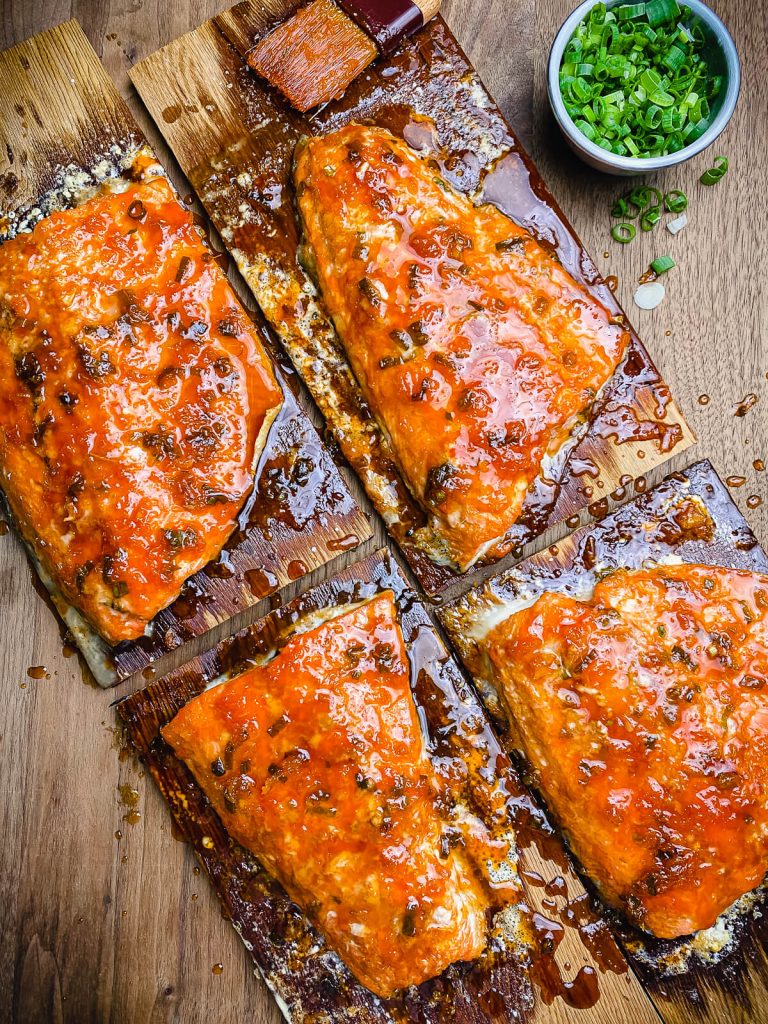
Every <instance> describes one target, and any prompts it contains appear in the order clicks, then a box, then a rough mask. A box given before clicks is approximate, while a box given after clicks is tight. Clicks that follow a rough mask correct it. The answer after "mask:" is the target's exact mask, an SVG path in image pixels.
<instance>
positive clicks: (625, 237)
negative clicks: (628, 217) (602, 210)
mask: <svg viewBox="0 0 768 1024" xmlns="http://www.w3.org/2000/svg"><path fill="white" fill-rule="evenodd" d="M636 234H637V228H636V227H635V225H634V224H614V225H613V227H612V228H611V238H612V239H613V240H614V241H615V242H621V244H622V245H626V244H627V242H631V241H632V239H633V238H634V237H635V235H636Z"/></svg>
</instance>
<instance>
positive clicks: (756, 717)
mask: <svg viewBox="0 0 768 1024" xmlns="http://www.w3.org/2000/svg"><path fill="white" fill-rule="evenodd" d="M483 647H484V650H485V653H486V654H487V656H488V657H489V659H490V662H491V664H492V666H493V671H494V675H495V678H496V680H497V682H498V683H499V684H500V689H501V691H502V692H503V697H504V700H505V701H506V704H507V707H508V710H509V714H510V718H511V720H512V723H513V726H514V729H515V731H516V733H517V737H518V740H519V742H520V745H521V746H522V748H523V750H524V751H525V754H526V756H527V758H528V759H529V761H530V762H531V764H532V766H533V768H534V769H535V772H536V775H537V780H538V785H539V787H540V789H541V791H542V793H543V794H544V796H545V798H546V800H547V802H548V804H549V806H550V808H551V809H552V811H553V812H554V814H555V816H556V818H557V819H558V821H559V823H560V824H561V826H562V828H563V829H564V831H565V832H566V834H567V836H568V839H569V840H570V843H571V846H572V848H573V850H574V852H575V853H576V855H577V856H578V858H579V859H580V861H581V863H582V864H583V865H584V868H585V870H586V871H587V873H588V874H589V875H590V876H591V877H592V878H593V879H594V881H595V882H596V883H597V885H598V887H599V889H600V891H601V893H602V894H603V896H604V897H605V898H606V899H607V900H608V901H609V902H610V903H612V904H614V905H615V906H617V907H620V908H622V909H623V910H624V911H625V912H626V914H627V916H628V917H629V918H630V920H631V921H633V923H635V924H636V925H638V926H639V927H641V928H644V929H646V930H647V931H650V932H652V933H653V934H655V935H657V936H660V937H661V938H674V937H676V936H679V935H687V934H689V933H691V932H695V931H698V930H699V929H702V928H708V927H710V926H711V925H712V924H713V923H714V922H715V920H716V919H717V917H718V916H719V915H720V914H721V913H722V912H723V911H724V910H725V909H726V908H727V907H728V906H729V905H730V904H731V903H732V902H733V901H734V900H735V899H737V898H738V897H739V896H741V895H742V894H744V893H745V892H748V891H749V890H751V889H753V888H755V887H756V886H757V885H759V884H760V882H761V881H762V879H763V876H764V875H765V873H766V870H768V801H766V793H768V577H765V576H762V575H759V574H756V573H750V572H745V571H738V570H735V569H724V568H717V567H713V566H704V565H659V566H657V567H654V568H648V569H638V570H633V571H619V572H616V573H614V574H613V575H611V576H609V577H608V578H606V579H604V580H603V581H602V582H601V583H598V585H597V586H596V587H595V590H594V595H593V597H592V599H591V600H589V601H576V600H574V599H573V598H571V597H570V596H568V595H565V594H558V593H547V594H545V595H543V596H542V597H540V598H539V599H538V600H537V601H536V602H535V604H533V605H532V606H531V607H529V608H526V609H524V610H522V611H519V612H517V613H515V614H514V615H512V616H510V617H509V618H507V619H505V620H504V621H502V622H501V623H500V624H499V625H497V626H495V627H494V628H493V629H492V630H491V632H490V633H489V634H488V636H487V637H486V639H485V641H484V642H483Z"/></svg>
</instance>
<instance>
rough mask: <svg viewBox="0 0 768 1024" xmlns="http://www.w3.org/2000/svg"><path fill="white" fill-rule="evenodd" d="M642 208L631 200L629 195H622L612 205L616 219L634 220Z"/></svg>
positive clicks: (612, 211) (612, 212)
mask: <svg viewBox="0 0 768 1024" xmlns="http://www.w3.org/2000/svg"><path fill="white" fill-rule="evenodd" d="M639 213H640V208H639V207H638V206H636V205H635V204H634V203H633V202H631V200H630V198H629V196H620V197H619V198H618V199H617V200H616V202H615V203H614V204H613V206H612V207H611V216H612V217H613V218H614V219H615V220H634V219H635V217H637V216H638V214H639Z"/></svg>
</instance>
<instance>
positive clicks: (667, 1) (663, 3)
mask: <svg viewBox="0 0 768 1024" xmlns="http://www.w3.org/2000/svg"><path fill="white" fill-rule="evenodd" d="M645 13H646V16H647V18H648V24H649V25H652V26H653V28H656V26H657V25H663V24H664V22H666V21H675V20H676V19H677V18H679V17H680V14H681V11H680V8H679V7H678V6H677V0H651V2H650V3H649V4H646V5H645Z"/></svg>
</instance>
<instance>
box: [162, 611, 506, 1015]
mask: <svg viewBox="0 0 768 1024" xmlns="http://www.w3.org/2000/svg"><path fill="white" fill-rule="evenodd" d="M163 736H164V738H165V739H166V740H167V742H168V743H170V744H171V746H172V747H173V748H174V750H175V752H176V753H177V754H178V756H179V757H180V758H182V759H183V760H184V761H185V762H186V764H187V765H188V766H189V768H190V769H191V770H192V772H193V774H194V776H195V778H196V779H197V781H198V783H199V784H200V786H201V787H202V789H203V790H204V792H205V794H206V795H207V797H208V798H209V799H210V801H211V803H212V804H213V806H214V808H215V809H216V811H217V813H218V814H219V815H220V817H221V819H222V821H223V823H224V825H225V826H226V828H227V831H228V832H229V834H230V835H231V836H233V837H234V838H235V839H236V840H237V841H238V842H239V843H241V844H242V845H243V846H245V847H246V848H248V849H249V850H251V851H252V852H253V853H254V854H255V855H256V857H257V858H258V859H259V860H260V861H261V863H262V864H263V865H264V867H265V868H266V869H267V870H268V871H269V872H270V873H272V874H273V875H274V876H275V877H276V878H277V879H278V880H279V881H280V882H281V884H282V885H283V886H284V888H285V889H286V891H287V892H288V895H289V896H290V897H291V898H292V899H293V900H295V902H296V903H298V905H299V906H300V907H301V908H302V909H303V910H304V912H305V913H306V914H307V916H308V917H309V918H310V920H311V921H312V922H313V923H314V924H315V925H316V926H317V928H318V929H319V930H320V931H321V932H322V933H323V934H324V936H325V938H326V940H327V942H328V944H329V946H330V947H331V948H332V949H333V950H335V951H336V952H337V953H338V955H339V956H340V957H341V959H342V960H343V961H344V962H345V963H346V965H347V966H348V967H349V968H350V970H351V971H352V973H353V974H354V975H355V976H356V977H357V978H358V979H359V980H360V981H361V982H362V983H363V984H364V985H366V986H367V987H368V988H370V989H371V990H372V991H373V992H375V993H377V994H378V995H381V996H387V995H390V994H391V993H392V992H394V991H395V990H397V989H400V988H403V987H405V986H408V985H418V984H419V983H420V982H422V981H424V980H425V979H427V978H431V977H433V976H435V975H437V974H439V973H440V972H441V971H442V970H443V969H444V968H446V967H447V966H448V965H449V964H451V963H453V962H455V961H458V960H472V959H474V958H475V957H477V956H478V955H479V954H480V953H481V952H482V951H483V949H484V947H485V945H486V941H487V930H488V921H487V912H488V910H489V907H490V906H491V904H492V903H494V902H498V901H499V900H500V899H501V898H502V896H503V893H504V887H503V886H502V887H501V888H496V889H492V888H491V883H490V882H489V881H488V879H487V877H486V875H485V873H484V872H485V867H484V863H483V860H484V856H491V857H492V858H497V857H498V856H499V855H500V854H501V855H503V854H506V853H507V852H508V846H507V843H506V842H503V843H502V845H503V847H504V848H503V850H499V843H500V841H499V840H497V839H491V838H490V836H489V834H488V833H487V832H485V831H484V826H483V825H482V824H481V822H480V821H479V819H476V818H474V817H472V816H469V815H468V814H467V815H465V816H464V817H461V816H460V812H459V810H458V809H457V808H453V809H451V805H452V800H451V798H450V791H449V789H448V784H447V783H446V782H445V781H444V780H443V779H442V777H441V776H439V775H438V774H436V772H435V770H434V768H433V766H432V763H431V761H430V758H429V756H428V754H427V751H426V749H425V743H424V737H423V735H422V731H421V727H420V724H419V719H418V715H417V712H416V708H415V705H414V702H413V698H412V696H411V689H410V682H409V664H408V658H407V654H406V651H405V647H404V644H403V637H402V634H401V631H400V627H399V624H398V622H397V618H396V609H395V605H394V602H393V596H392V594H391V592H385V593H383V594H382V595H380V596H378V597H376V598H374V599H372V600H370V601H368V602H367V603H364V604H362V605H358V606H355V607H353V608H352V609H351V610H347V611H343V612H342V613H341V614H338V615H336V616H335V617H332V618H330V619H328V620H327V621H325V622H322V623H321V624H320V625H317V626H314V627H313V628H310V629H308V630H306V631H304V632H301V633H299V634H296V635H294V636H292V637H291V638H290V639H289V640H288V641H287V642H286V643H285V645H284V646H283V647H282V648H281V649H280V651H279V653H277V655H276V656H275V657H274V658H273V660H271V661H269V662H268V663H267V664H265V665H262V666H258V667H256V668H252V669H249V670H248V671H246V672H245V673H243V674H242V675H240V676H237V677H236V678H234V679H232V680H231V681H229V682H225V683H221V684H219V685H216V686H213V687H212V688H210V689H208V690H206V691H205V692H204V693H202V694H201V695H200V696H198V697H196V698H194V699H193V700H191V701H190V702H189V703H188V704H186V705H185V706H184V707H183V708H182V709H181V710H180V711H179V712H178V714H177V715H176V717H175V718H174V719H173V720H172V721H171V722H170V723H169V724H168V725H167V726H165V728H164V729H163ZM459 834H461V835H462V836H463V839H462V841H460V842H458V843H457V841H456V840H457V838H458V836H459ZM511 891H512V890H510V892H511ZM515 894H516V895H517V891H516V890H515Z"/></svg>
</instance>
